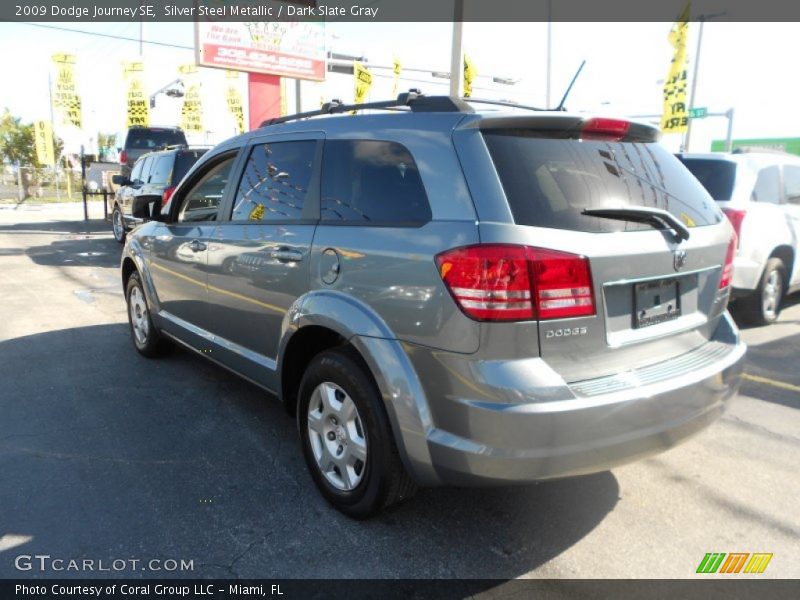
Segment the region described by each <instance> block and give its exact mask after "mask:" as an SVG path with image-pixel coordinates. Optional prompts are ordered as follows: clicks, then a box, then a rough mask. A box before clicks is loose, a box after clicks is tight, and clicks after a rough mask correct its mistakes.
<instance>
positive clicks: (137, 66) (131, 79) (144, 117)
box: [122, 61, 150, 127]
mask: <svg viewBox="0 0 800 600" xmlns="http://www.w3.org/2000/svg"><path fill="white" fill-rule="evenodd" d="M122 73H123V78H124V79H125V81H126V82H127V83H128V100H127V102H128V120H127V126H128V127H133V126H134V125H139V126H141V127H147V126H148V125H150V113H149V109H148V105H147V98H146V95H145V92H144V84H143V83H142V74H143V73H144V65H143V64H142V62H141V61H133V62H124V63H122Z"/></svg>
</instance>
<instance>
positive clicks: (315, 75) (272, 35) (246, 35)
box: [195, 21, 325, 81]
mask: <svg viewBox="0 0 800 600" xmlns="http://www.w3.org/2000/svg"><path fill="white" fill-rule="evenodd" d="M195 52H196V61H197V64H198V65H201V66H204V67H216V68H219V69H228V70H234V71H245V72H248V73H265V74H268V75H280V76H282V77H293V78H295V79H310V80H312V81H324V79H325V23H323V22H312V21H299V22H275V21H272V22H247V23H229V22H226V21H200V22H196V23H195Z"/></svg>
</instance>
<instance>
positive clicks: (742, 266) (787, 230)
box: [678, 151, 800, 325]
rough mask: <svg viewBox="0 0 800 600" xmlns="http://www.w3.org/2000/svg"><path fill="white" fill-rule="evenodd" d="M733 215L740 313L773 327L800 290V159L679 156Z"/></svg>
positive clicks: (735, 289) (782, 156)
mask: <svg viewBox="0 0 800 600" xmlns="http://www.w3.org/2000/svg"><path fill="white" fill-rule="evenodd" d="M678 158H679V159H680V160H681V162H683V164H684V165H686V167H687V168H688V169H689V170H690V171H691V172H692V173H693V174H694V176H695V177H697V179H698V180H699V181H700V183H702V184H703V186H705V188H706V189H707V190H708V192H709V194H711V196H712V197H713V198H714V200H716V201H717V203H718V204H719V206H720V207H721V208H722V210H723V212H724V213H725V214H726V215H727V216H728V218H729V219H730V221H731V223H732V224H733V227H734V229H735V230H736V235H737V238H738V243H737V247H736V256H735V258H734V263H733V264H734V269H733V273H734V275H733V297H734V299H735V300H734V307H735V308H736V309H737V311H736V314H737V316H738V315H741V318H742V319H743V320H744V321H746V322H749V323H752V324H756V325H768V324H770V323H774V322H775V321H776V320H777V319H778V316H779V314H780V310H781V303H782V302H783V300H784V298H785V296H786V294H787V293H791V292H794V291H797V290H798V289H800V261H797V260H796V258H797V255H798V252H799V251H800V157H797V156H794V155H792V154H784V153H775V152H758V151H756V152H737V153H733V154H729V153H724V154H722V153H716V154H679V155H678Z"/></svg>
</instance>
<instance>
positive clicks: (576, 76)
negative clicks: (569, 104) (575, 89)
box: [555, 60, 586, 110]
mask: <svg viewBox="0 0 800 600" xmlns="http://www.w3.org/2000/svg"><path fill="white" fill-rule="evenodd" d="M585 64H586V61H585V60H584V61H583V62H582V63H581V66H580V67H578V70H577V71H576V72H575V76H574V77H573V78H572V81H570V82H569V86H568V87H567V91H566V92H564V97H563V98H561V102H559V103H558V107H556V108H555V110H567V109H566V108H564V102H566V101H567V96H569V93H570V92H571V91H572V86H573V85H575V80H576V79H578V75H580V74H581V71H582V70H583V65H585Z"/></svg>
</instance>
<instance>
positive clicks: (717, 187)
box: [678, 156, 736, 202]
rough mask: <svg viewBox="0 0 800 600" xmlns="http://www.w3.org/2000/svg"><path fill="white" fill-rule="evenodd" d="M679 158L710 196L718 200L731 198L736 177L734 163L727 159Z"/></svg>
mask: <svg viewBox="0 0 800 600" xmlns="http://www.w3.org/2000/svg"><path fill="white" fill-rule="evenodd" d="M678 160H680V161H681V162H682V163H683V164H684V165H685V166H686V168H687V169H689V170H690V171H691V172H692V175H694V176H695V177H697V179H698V181H700V183H702V184H703V187H704V188H706V190H708V193H709V194H711V197H712V198H713V199H714V200H717V201H719V202H725V201H727V200H730V199H731V196H732V195H733V183H734V180H735V179H736V163H733V162H731V161H729V160H713V159H705V158H685V157H683V156H679V157H678Z"/></svg>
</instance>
